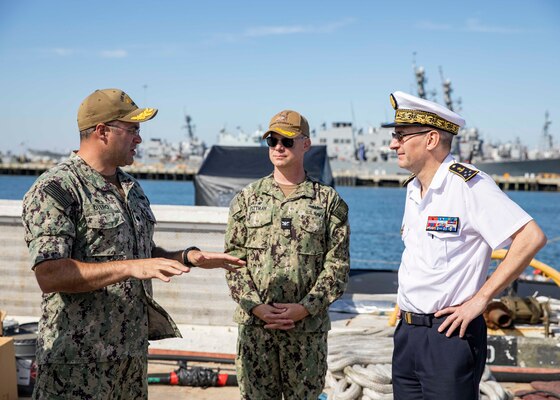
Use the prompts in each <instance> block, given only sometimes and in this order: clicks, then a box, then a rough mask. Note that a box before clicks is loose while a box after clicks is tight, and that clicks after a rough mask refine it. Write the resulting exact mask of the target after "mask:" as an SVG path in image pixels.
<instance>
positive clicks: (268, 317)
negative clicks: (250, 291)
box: [251, 303, 309, 331]
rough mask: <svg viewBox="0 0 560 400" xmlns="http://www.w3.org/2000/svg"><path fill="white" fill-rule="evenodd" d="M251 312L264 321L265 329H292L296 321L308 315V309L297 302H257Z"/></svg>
mask: <svg viewBox="0 0 560 400" xmlns="http://www.w3.org/2000/svg"><path fill="white" fill-rule="evenodd" d="M251 312H252V313H253V314H254V315H255V316H256V317H257V318H259V319H261V320H263V321H264V322H266V325H265V326H264V327H265V329H279V330H283V331H287V330H290V329H293V328H294V327H295V326H296V322H297V321H301V320H302V319H304V318H305V317H307V316H308V315H309V311H307V309H306V308H305V307H304V306H302V305H301V304H297V303H273V304H259V305H258V306H256V307H254V308H253V309H252V310H251Z"/></svg>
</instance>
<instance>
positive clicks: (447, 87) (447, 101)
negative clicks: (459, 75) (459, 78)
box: [439, 65, 453, 111]
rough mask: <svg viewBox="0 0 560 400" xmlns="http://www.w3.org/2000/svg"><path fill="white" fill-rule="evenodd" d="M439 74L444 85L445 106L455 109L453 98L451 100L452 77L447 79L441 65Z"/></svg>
mask: <svg viewBox="0 0 560 400" xmlns="http://www.w3.org/2000/svg"><path fill="white" fill-rule="evenodd" d="M439 76H440V78H441V84H442V86H443V101H444V102H445V106H446V107H447V108H449V109H450V110H451V111H453V100H451V93H452V92H453V89H451V79H445V78H444V77H443V68H441V65H440V66H439Z"/></svg>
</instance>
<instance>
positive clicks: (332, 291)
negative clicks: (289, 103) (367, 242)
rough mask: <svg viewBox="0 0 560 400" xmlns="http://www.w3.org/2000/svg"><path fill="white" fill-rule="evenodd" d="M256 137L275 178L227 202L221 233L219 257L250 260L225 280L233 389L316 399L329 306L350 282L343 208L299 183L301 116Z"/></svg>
mask: <svg viewBox="0 0 560 400" xmlns="http://www.w3.org/2000/svg"><path fill="white" fill-rule="evenodd" d="M263 138H266V140H267V144H268V146H269V156H270V161H271V162H272V164H273V165H274V172H273V173H272V175H270V176H267V177H265V178H262V179H260V180H258V181H257V182H254V183H252V184H251V185H249V186H247V187H246V188H245V189H243V190H242V191H241V192H240V193H239V194H238V195H237V196H236V197H235V198H234V199H233V201H232V204H231V208H230V216H229V221H228V227H227V231H226V252H228V253H229V254H230V255H233V256H236V257H239V258H241V259H245V260H246V261H247V268H243V269H240V270H239V271H238V272H237V273H228V275H227V280H228V284H229V287H230V290H231V294H232V297H233V299H234V300H235V301H236V302H237V303H238V304H239V306H238V308H237V310H236V312H235V317H234V319H235V321H236V322H237V323H238V324H239V336H238V346H237V360H236V366H237V376H238V381H239V385H240V390H241V395H242V397H243V398H244V399H282V396H284V398H285V399H314V398H315V399H316V398H317V396H318V395H319V394H320V393H321V392H322V390H323V387H324V382H325V374H326V370H327V362H326V358H327V332H328V330H329V329H330V320H329V316H328V307H329V305H330V304H331V303H332V302H333V301H335V300H336V299H337V298H338V297H339V296H341V295H342V293H343V292H344V290H345V288H346V284H347V281H348V271H349V227H348V207H347V205H346V203H345V202H344V200H342V199H341V198H340V196H339V195H338V193H337V192H336V191H335V190H334V189H332V188H331V187H329V186H326V185H323V184H321V183H319V182H317V181H315V180H313V179H311V178H309V177H308V176H307V175H306V172H305V170H304V167H303V159H304V155H305V153H306V152H307V151H308V150H309V147H310V146H311V140H310V138H309V125H308V123H307V120H306V119H305V118H304V117H303V116H301V115H300V114H298V113H297V112H295V111H290V110H286V111H282V112H280V113H278V114H276V115H275V116H274V117H273V118H272V120H271V122H270V127H269V130H268V131H267V132H266V133H265V134H264V136H263Z"/></svg>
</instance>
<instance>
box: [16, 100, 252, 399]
mask: <svg viewBox="0 0 560 400" xmlns="http://www.w3.org/2000/svg"><path fill="white" fill-rule="evenodd" d="M156 113H157V110H156V109H153V108H144V109H141V108H138V107H137V106H136V104H134V102H133V101H132V100H131V99H130V97H129V96H128V95H127V94H126V93H124V92H123V91H122V90H118V89H105V90H97V91H95V92H94V93H93V94H91V95H90V96H88V97H87V98H86V99H85V100H84V102H83V103H82V104H81V106H80V108H79V111H78V126H79V130H80V149H79V151H78V152H77V153H74V154H72V155H71V157H70V158H69V159H68V160H66V161H64V162H62V163H61V164H60V165H58V166H57V167H54V168H52V169H51V170H49V171H48V172H46V173H45V174H43V175H42V176H41V177H40V178H39V179H37V181H36V182H35V184H34V185H33V187H32V188H31V189H30V190H29V192H28V193H27V194H26V195H25V198H24V201H23V216H22V217H23V222H24V226H25V240H26V242H27V244H28V246H29V252H30V254H31V259H32V265H33V270H34V271H35V276H36V278H37V281H38V283H39V286H40V288H41V290H42V291H43V293H44V294H43V299H42V304H41V309H42V315H41V320H40V323H39V337H38V342H37V364H38V376H37V382H36V385H35V391H34V394H33V398H35V399H52V398H57V399H58V398H64V399H92V398H95V399H117V398H118V399H138V398H147V351H148V340H157V339H163V338H168V337H180V333H179V331H178V329H177V327H176V326H175V323H174V322H173V320H172V319H171V318H170V317H169V315H168V314H167V313H166V312H165V310H163V308H162V307H161V306H159V305H158V304H157V303H156V302H155V301H154V299H153V298H152V285H151V279H152V278H158V279H161V280H162V281H164V282H168V281H169V280H170V279H171V277H174V276H178V275H181V274H183V273H186V272H189V267H192V266H200V267H203V268H217V267H224V268H226V269H229V270H231V267H229V266H228V264H229V263H232V264H237V265H243V264H244V262H241V261H240V260H239V259H236V258H235V257H232V256H228V255H224V254H221V253H209V252H202V251H200V250H199V249H197V248H195V247H190V248H187V249H185V250H183V251H174V252H169V251H165V250H163V249H161V248H159V247H156V246H155V244H154V242H153V234H154V225H155V222H156V221H155V218H154V215H153V214H152V211H151V209H150V203H149V201H148V199H147V198H146V195H145V194H144V192H143V191H142V188H141V187H140V185H139V184H138V182H137V181H136V180H135V179H134V178H132V177H131V176H130V175H128V174H127V173H125V172H123V171H122V170H121V169H120V168H119V167H120V166H124V165H130V164H132V162H133V157H134V155H135V148H136V146H137V145H138V144H139V143H140V142H141V141H142V139H141V138H140V128H139V123H141V122H145V121H148V120H150V119H152V118H153V117H154V116H155V115H156ZM154 257H157V258H154Z"/></svg>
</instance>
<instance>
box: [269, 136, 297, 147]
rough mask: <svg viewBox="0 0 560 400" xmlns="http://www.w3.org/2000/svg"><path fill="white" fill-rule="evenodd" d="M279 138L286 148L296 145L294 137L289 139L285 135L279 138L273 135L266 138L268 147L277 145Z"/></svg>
mask: <svg viewBox="0 0 560 400" xmlns="http://www.w3.org/2000/svg"><path fill="white" fill-rule="evenodd" d="M279 140H280V142H282V146H284V147H286V148H290V147H294V139H289V138H285V137H283V138H282V139H278V138H275V137H272V136H268V137H267V138H266V144H267V145H268V147H276V145H277V144H278V141H279Z"/></svg>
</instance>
